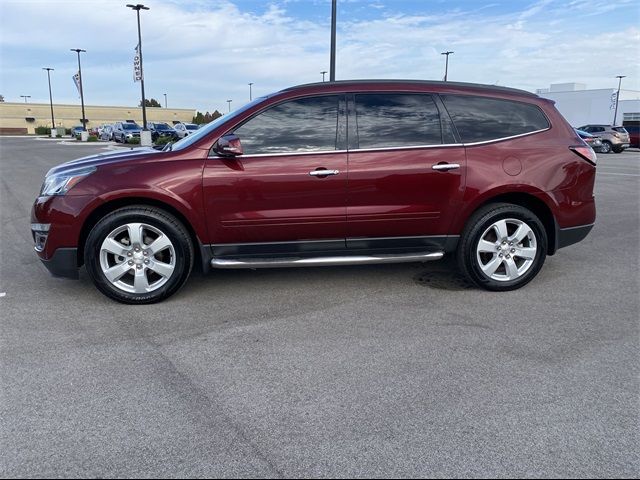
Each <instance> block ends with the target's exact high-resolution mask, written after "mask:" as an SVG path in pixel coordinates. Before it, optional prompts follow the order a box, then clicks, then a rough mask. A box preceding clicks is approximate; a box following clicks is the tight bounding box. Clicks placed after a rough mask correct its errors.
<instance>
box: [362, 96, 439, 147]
mask: <svg viewBox="0 0 640 480" xmlns="http://www.w3.org/2000/svg"><path fill="white" fill-rule="evenodd" d="M356 123H357V126H358V142H359V147H360V148H384V147H406V146H412V145H414V146H415V145H437V144H441V143H442V129H441V126H440V115H439V113H438V108H437V107H436V104H435V103H434V101H433V99H432V98H431V96H430V95H420V94H395V93H394V94H361V95H356Z"/></svg>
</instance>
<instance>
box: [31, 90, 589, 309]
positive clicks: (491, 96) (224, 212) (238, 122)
mask: <svg viewBox="0 0 640 480" xmlns="http://www.w3.org/2000/svg"><path fill="white" fill-rule="evenodd" d="M595 162H596V157H595V154H594V152H593V150H592V149H591V148H590V147H589V146H587V145H586V144H585V143H584V142H583V141H582V140H581V139H580V137H579V136H578V135H577V133H576V132H575V131H574V130H573V128H571V126H570V125H569V124H568V123H567V122H566V121H565V120H564V119H563V118H562V116H561V115H560V114H559V113H558V111H557V110H556V109H555V107H554V106H553V102H551V101H549V100H546V99H544V98H540V97H538V96H537V95H534V94H531V93H528V92H525V91H522V90H515V89H510V88H504V87H495V86H484V85H474V84H463V83H455V82H423V81H401V80H395V81H394V80H380V81H373V80H372V81H341V82H328V83H324V82H323V83H317V84H310V85H302V86H298V87H293V88H288V89H286V90H282V91H280V92H277V93H275V94H272V95H269V96H266V97H262V98H258V99H256V100H254V101H253V102H251V103H249V104H247V105H245V106H244V107H242V108H240V109H238V110H236V111H235V112H233V113H230V114H228V115H225V116H224V117H221V118H219V119H217V120H215V121H213V122H211V123H210V124H209V125H207V126H206V127H205V128H202V129H200V130H198V131H197V132H195V133H193V134H191V135H189V136H188V137H186V138H184V139H182V140H180V141H178V142H176V143H175V144H173V145H168V146H167V147H166V148H165V149H164V150H163V151H157V150H154V149H152V148H139V149H132V150H128V151H126V152H115V153H113V154H100V155H95V156H90V157H86V158H82V159H79V160H75V161H72V162H68V163H65V164H63V165H60V166H57V167H55V168H53V169H51V170H50V171H49V172H48V173H47V175H46V178H45V180H44V183H43V185H42V189H41V192H40V195H39V196H38V198H37V199H36V201H35V204H34V206H33V211H32V214H31V230H32V232H33V238H34V240H35V250H36V252H37V254H38V256H39V257H40V259H41V260H42V261H43V262H44V264H45V265H46V266H47V268H48V269H49V270H50V271H51V272H52V273H53V274H54V275H62V276H68V277H74V278H77V277H78V267H79V266H80V265H82V264H83V263H84V264H85V265H86V269H87V272H88V274H89V277H90V278H91V279H92V280H93V282H94V284H95V285H96V287H97V288H98V289H99V290H100V291H101V292H103V293H104V294H106V295H107V296H109V297H111V298H113V299H115V300H118V301H120V302H124V303H132V304H141V303H152V302H157V301H160V300H163V299H165V298H167V297H169V296H170V295H172V294H173V293H175V292H176V291H177V290H178V289H179V288H180V287H181V286H182V285H183V284H184V283H185V281H186V280H187V278H188V276H189V274H190V272H191V269H192V268H193V267H194V265H198V266H199V267H201V268H202V269H203V270H204V271H207V270H209V269H210V268H263V267H294V266H314V265H348V264H368V263H392V262H424V261H428V260H436V259H439V258H442V257H443V256H444V255H446V254H455V255H457V261H458V266H459V268H460V270H461V271H462V272H463V273H464V274H465V275H466V276H467V277H468V278H469V279H470V280H472V281H473V282H475V283H476V284H477V285H479V286H481V287H483V288H486V289H489V290H512V289H515V288H519V287H522V286H523V285H525V284H527V283H528V282H529V281H531V280H532V279H533V278H534V277H535V276H536V274H537V273H538V271H539V270H540V269H541V268H542V265H543V264H544V261H545V258H546V257H547V255H553V254H554V253H555V252H556V251H557V250H558V249H559V248H562V247H565V246H567V245H571V244H573V243H576V242H578V241H580V240H582V239H583V238H584V237H585V236H586V235H587V234H588V233H589V231H590V230H591V228H592V227H593V223H594V221H595V202H594V198H593V186H594V180H595V173H596V168H595ZM494 300H495V301H498V300H497V299H494Z"/></svg>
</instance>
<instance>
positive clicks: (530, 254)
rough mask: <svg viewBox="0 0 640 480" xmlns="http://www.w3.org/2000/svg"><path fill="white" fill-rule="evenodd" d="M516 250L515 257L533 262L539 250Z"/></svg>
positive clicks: (521, 248)
mask: <svg viewBox="0 0 640 480" xmlns="http://www.w3.org/2000/svg"><path fill="white" fill-rule="evenodd" d="M515 250H516V251H515V252H514V254H513V256H514V257H519V258H524V259H526V260H533V259H534V258H536V252H537V249H535V248H533V247H518V248H516V249H515Z"/></svg>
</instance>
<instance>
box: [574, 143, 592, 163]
mask: <svg viewBox="0 0 640 480" xmlns="http://www.w3.org/2000/svg"><path fill="white" fill-rule="evenodd" d="M569 150H571V151H572V152H573V153H575V154H576V155H578V156H579V157H581V158H582V159H583V160H586V161H587V162H589V163H590V164H592V165H595V164H596V161H597V160H598V157H597V156H596V152H594V151H593V148H591V147H590V146H588V145H585V146H576V147H569Z"/></svg>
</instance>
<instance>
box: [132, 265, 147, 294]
mask: <svg viewBox="0 0 640 480" xmlns="http://www.w3.org/2000/svg"><path fill="white" fill-rule="evenodd" d="M133 287H134V290H135V292H136V293H145V292H148V291H149V280H147V272H146V269H144V268H137V269H136V274H135V277H134V280H133Z"/></svg>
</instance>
